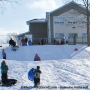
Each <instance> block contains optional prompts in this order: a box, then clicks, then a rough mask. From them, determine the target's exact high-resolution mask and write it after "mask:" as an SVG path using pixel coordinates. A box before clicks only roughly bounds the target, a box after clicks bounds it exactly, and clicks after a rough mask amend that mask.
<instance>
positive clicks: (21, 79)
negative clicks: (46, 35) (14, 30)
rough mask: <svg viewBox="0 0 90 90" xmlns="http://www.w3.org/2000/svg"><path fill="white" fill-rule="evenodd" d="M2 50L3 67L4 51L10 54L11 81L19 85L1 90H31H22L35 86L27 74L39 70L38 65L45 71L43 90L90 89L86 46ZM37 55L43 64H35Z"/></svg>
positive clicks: (89, 52) (42, 78)
mask: <svg viewBox="0 0 90 90" xmlns="http://www.w3.org/2000/svg"><path fill="white" fill-rule="evenodd" d="M2 46H3V47H0V63H1V62H2V61H3V59H2V52H1V51H2V49H3V48H4V49H5V52H6V53H7V60H6V63H7V65H8V67H9V71H8V78H15V79H17V80H18V82H17V84H16V85H15V86H11V87H0V90H27V88H24V89H22V88H21V86H28V87H29V86H33V85H34V84H33V82H32V81H30V80H28V77H27V74H28V71H29V70H30V69H31V68H36V66H38V65H40V68H41V71H42V74H41V85H40V86H45V87H46V86H56V87H57V89H56V90H60V89H61V88H60V86H62V87H63V86H67V87H69V86H70V87H73V89H72V88H68V90H74V89H75V90H80V88H79V89H78V88H75V87H76V86H80V87H87V86H88V89H85V90H89V89H90V88H89V85H90V47H87V46H86V45H43V46H42V45H35V46H20V47H19V49H18V50H17V51H12V50H11V47H9V46H8V45H2ZM75 48H78V51H74V49H75ZM36 53H38V55H39V56H40V58H41V60H42V61H36V62H35V61H33V60H34V56H35V54H36ZM0 77H1V72H0ZM52 89H53V88H52ZM29 90H30V88H29ZM32 90H37V89H35V88H33V89H32ZM41 90H44V89H41ZM46 90H48V89H46ZM53 90H55V89H53ZM62 90H67V88H66V89H65V88H63V89H62ZM81 90H82V89H81ZM83 90H84V89H83Z"/></svg>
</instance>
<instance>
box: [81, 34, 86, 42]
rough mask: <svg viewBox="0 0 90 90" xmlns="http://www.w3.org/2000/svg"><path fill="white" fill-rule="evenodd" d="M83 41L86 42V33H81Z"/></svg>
mask: <svg viewBox="0 0 90 90" xmlns="http://www.w3.org/2000/svg"><path fill="white" fill-rule="evenodd" d="M82 37H83V41H84V42H87V33H82Z"/></svg>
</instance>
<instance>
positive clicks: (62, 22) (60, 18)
mask: <svg viewBox="0 0 90 90" xmlns="http://www.w3.org/2000/svg"><path fill="white" fill-rule="evenodd" d="M54 23H55V24H64V18H62V17H58V18H55V22H54Z"/></svg>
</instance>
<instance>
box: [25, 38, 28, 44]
mask: <svg viewBox="0 0 90 90" xmlns="http://www.w3.org/2000/svg"><path fill="white" fill-rule="evenodd" d="M27 41H28V38H27V37H26V38H25V43H26V45H27Z"/></svg>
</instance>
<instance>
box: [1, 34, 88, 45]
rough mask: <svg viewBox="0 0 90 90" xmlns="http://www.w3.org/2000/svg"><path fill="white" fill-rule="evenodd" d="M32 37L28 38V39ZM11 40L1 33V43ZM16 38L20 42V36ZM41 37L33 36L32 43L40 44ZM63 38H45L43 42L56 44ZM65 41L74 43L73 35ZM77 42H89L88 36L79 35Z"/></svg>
mask: <svg viewBox="0 0 90 90" xmlns="http://www.w3.org/2000/svg"><path fill="white" fill-rule="evenodd" d="M29 39H31V38H28V40H29ZM9 40H10V37H8V36H6V35H0V44H8V43H9ZM14 40H15V42H16V43H18V38H17V37H14ZM39 40H40V38H32V44H39ZM61 40H62V38H43V44H56V42H57V41H59V43H60V42H61ZM65 41H68V44H74V39H73V37H68V38H67V39H65ZM76 44H87V38H86V37H77V38H76Z"/></svg>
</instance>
